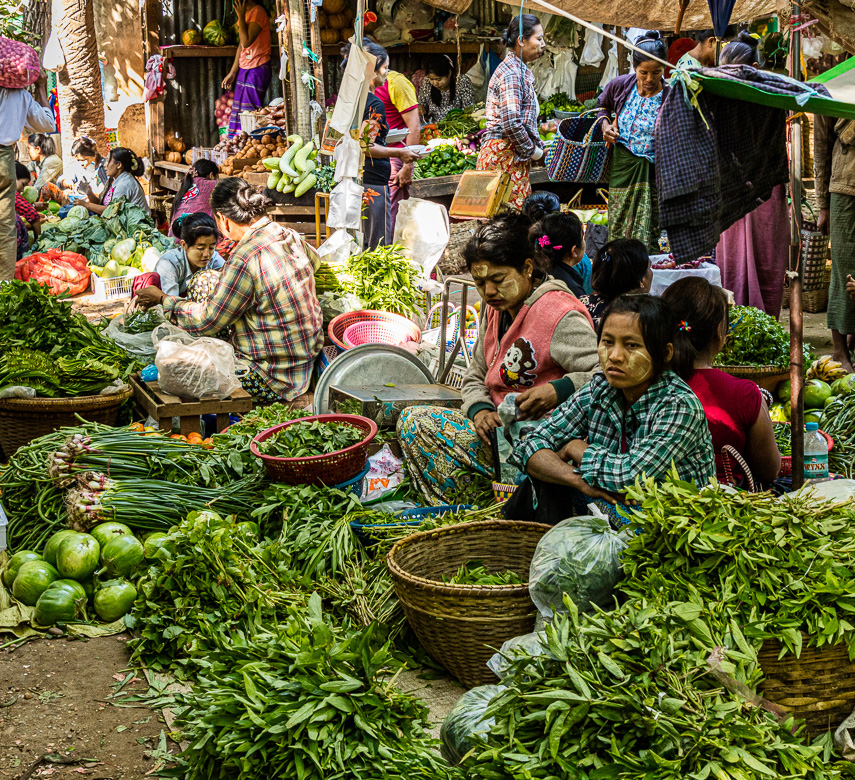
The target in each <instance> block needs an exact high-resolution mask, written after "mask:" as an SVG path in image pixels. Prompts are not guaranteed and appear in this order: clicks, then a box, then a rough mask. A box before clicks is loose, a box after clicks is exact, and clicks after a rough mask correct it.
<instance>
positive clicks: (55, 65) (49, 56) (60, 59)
mask: <svg viewBox="0 0 855 780" xmlns="http://www.w3.org/2000/svg"><path fill="white" fill-rule="evenodd" d="M42 67H43V68H44V69H45V70H49V71H52V72H54V73H59V72H60V71H61V70H63V68H65V54H63V52H62V46H60V45H59V36H58V35H57V34H56V30H51V32H50V37H49V38H48V42H47V43H46V44H45V52H44V56H43V57H42Z"/></svg>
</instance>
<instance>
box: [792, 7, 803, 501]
mask: <svg viewBox="0 0 855 780" xmlns="http://www.w3.org/2000/svg"><path fill="white" fill-rule="evenodd" d="M798 13H799V8H798V6H797V5H795V4H794V5H793V15H796V14H798ZM800 64H801V33H799V32H794V33H793V40H792V45H791V47H790V76H791V77H792V78H794V79H796V80H797V81H801V67H800ZM790 194H791V196H792V205H791V217H790V270H791V271H794V270H797V272H798V273H797V275H795V276H791V277H790V407H791V408H790V437H791V439H790V446H791V449H792V458H793V489H794V490H796V489H798V488H800V487H801V486H802V485H803V484H804V467H805V435H804V375H805V372H804V366H803V365H802V363H803V360H804V357H803V351H802V345H803V343H804V330H803V318H802V313H803V309H802V291H803V289H804V281H805V266H804V263H803V262H802V261H801V233H800V231H801V225H802V124H801V119H800V118H799V119H793V120H792V121H791V122H790Z"/></svg>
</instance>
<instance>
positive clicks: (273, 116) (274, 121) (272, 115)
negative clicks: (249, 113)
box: [255, 103, 286, 130]
mask: <svg viewBox="0 0 855 780" xmlns="http://www.w3.org/2000/svg"><path fill="white" fill-rule="evenodd" d="M255 113H256V114H258V115H259V116H260V117H261V124H260V125H259V126H258V129H259V130H260V129H261V128H262V127H271V126H276V127H278V128H279V129H280V130H285V129H286V127H285V104H284V103H280V104H279V105H278V106H265V107H264V108H261V109H259V110H258V111H256V112H255Z"/></svg>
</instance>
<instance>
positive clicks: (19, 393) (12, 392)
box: [0, 385, 36, 398]
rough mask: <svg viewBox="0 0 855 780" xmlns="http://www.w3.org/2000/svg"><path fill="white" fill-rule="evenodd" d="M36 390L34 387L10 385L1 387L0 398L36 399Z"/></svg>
mask: <svg viewBox="0 0 855 780" xmlns="http://www.w3.org/2000/svg"><path fill="white" fill-rule="evenodd" d="M35 397H36V390H35V388H33V387H21V385H9V386H8V387H0V398H35Z"/></svg>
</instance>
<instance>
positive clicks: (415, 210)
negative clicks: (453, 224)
mask: <svg viewBox="0 0 855 780" xmlns="http://www.w3.org/2000/svg"><path fill="white" fill-rule="evenodd" d="M450 236H451V233H450V231H449V226H448V212H447V211H446V210H445V206H443V205H442V204H441V203H432V202H431V201H429V200H422V199H421V198H409V199H408V200H402V201H401V204H400V206H398V217H397V219H396V220H395V238H394V243H396V244H400V245H401V246H402V247H403V248H404V254H405V255H406V256H407V257H409V258H410V260H412V261H413V262H414V263H416V264H417V265H419V266H421V268H422V274H423V276H425V277H427V276H430V272H431V271H432V270H433V268H434V266H435V265H436V264H437V263H438V262H439V259H440V258H441V257H442V253H443V252H445V248H446V247H447V246H448V239H449V237H450Z"/></svg>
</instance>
